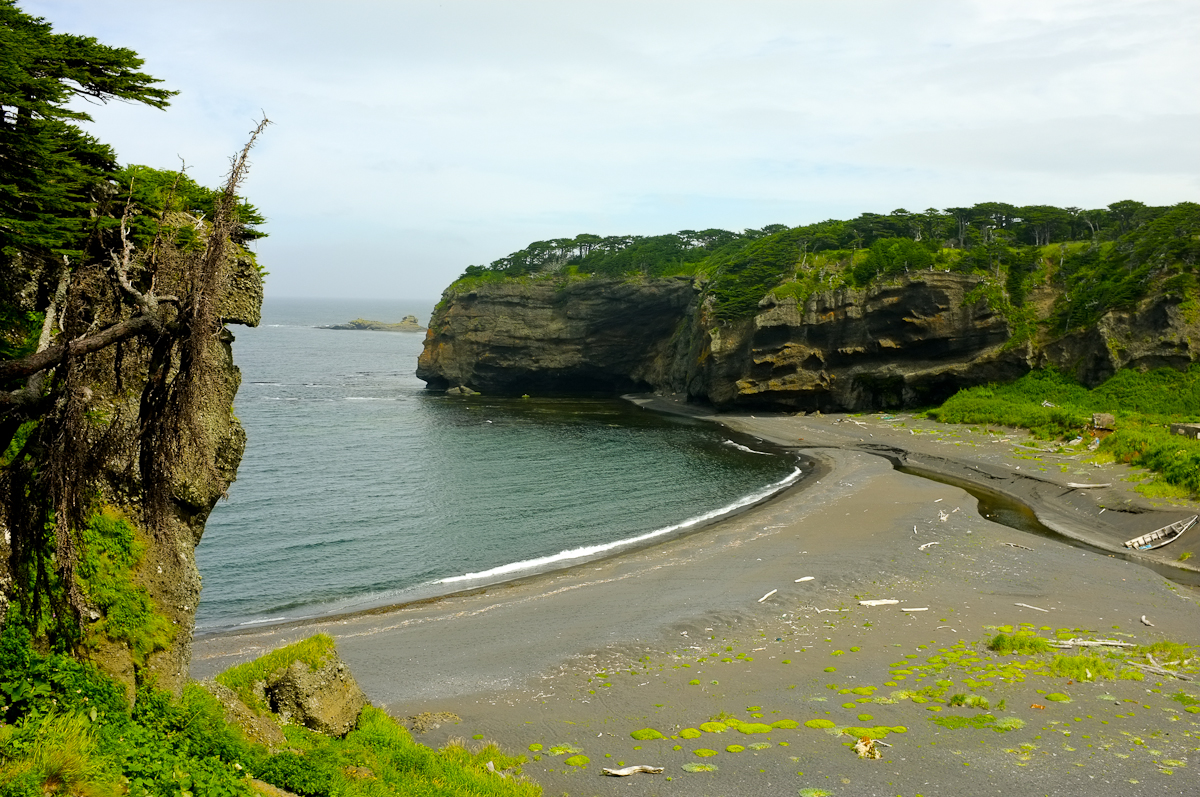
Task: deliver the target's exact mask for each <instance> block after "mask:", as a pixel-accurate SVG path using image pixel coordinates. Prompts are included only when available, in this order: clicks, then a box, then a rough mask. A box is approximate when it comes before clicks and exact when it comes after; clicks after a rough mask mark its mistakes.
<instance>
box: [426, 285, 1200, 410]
mask: <svg viewBox="0 0 1200 797" xmlns="http://www.w3.org/2000/svg"><path fill="white" fill-rule="evenodd" d="M980 285H981V278H980V277H978V276H973V275H965V274H955V273H946V272H937V271H931V272H928V273H919V274H913V275H910V276H904V277H901V278H898V279H895V280H891V281H888V282H885V283H881V284H875V285H872V286H870V287H868V288H866V289H863V290H853V289H849V288H843V289H840V290H837V291H833V292H825V293H817V294H814V295H813V296H812V297H810V298H809V299H808V300H807V301H806V302H804V303H803V304H802V305H800V304H797V302H796V301H795V300H794V299H783V300H777V299H776V298H775V297H774V296H773V295H771V294H768V295H767V297H766V298H764V299H763V300H762V302H760V304H759V307H758V311H757V312H756V313H755V314H754V315H753V316H751V317H749V318H744V319H739V320H737V321H733V322H721V321H718V320H716V319H715V316H714V315H713V314H712V312H711V307H710V302H709V301H708V299H707V297H706V295H705V292H704V286H703V284H702V282H701V281H700V280H696V281H693V280H692V279H691V278H689V277H674V278H660V279H643V280H629V279H624V280H612V279H604V278H592V279H586V280H578V279H576V280H571V281H568V280H565V279H563V278H551V279H540V280H537V279H524V280H516V279H513V280H504V281H495V282H483V283H480V284H478V285H475V286H472V287H471V288H469V289H465V290H459V289H456V288H455V287H453V286H452V287H451V288H450V289H448V290H447V291H446V294H445V295H444V297H443V300H442V302H441V303H440V304H439V306H438V308H437V310H436V311H435V312H434V315H433V318H432V320H431V321H430V323H429V331H428V333H427V336H426V340H425V349H424V351H423V352H422V354H421V357H420V359H419V361H418V367H417V376H418V377H420V378H421V379H423V380H425V382H426V383H427V384H428V386H429V387H430V388H432V389H439V390H444V389H447V388H453V387H458V386H462V387H467V388H470V389H472V390H477V391H480V392H483V393H496V394H502V395H521V394H525V393H529V394H541V395H546V394H555V393H562V394H566V393H584V392H588V393H601V394H609V395H616V394H620V393H624V392H631V391H648V390H654V391H659V392H666V393H682V394H686V396H687V398H688V399H689V400H691V401H698V402H704V403H709V404H712V405H714V406H716V407H717V408H719V409H735V408H742V409H750V408H763V409H776V410H793V411H795V410H805V411H812V410H822V411H835V410H867V409H884V408H898V407H904V406H915V405H921V404H929V403H934V402H940V401H942V400H944V399H946V398H947V397H949V396H950V395H952V394H953V393H954V392H955V391H957V390H959V389H960V388H963V387H969V386H972V385H979V384H985V383H988V382H1005V381H1010V380H1012V379H1016V378H1018V377H1020V376H1021V375H1022V374H1024V373H1025V372H1027V371H1029V370H1030V369H1032V368H1035V367H1044V366H1048V365H1052V366H1055V367H1057V368H1059V369H1061V370H1063V371H1064V372H1066V373H1069V374H1072V375H1073V376H1075V377H1076V378H1077V379H1079V380H1080V381H1082V382H1084V383H1085V384H1088V385H1095V384H1097V383H1099V382H1101V381H1103V380H1104V379H1106V378H1108V377H1109V376H1111V375H1112V374H1113V373H1115V371H1116V370H1117V369H1118V368H1123V367H1139V368H1140V367H1146V368H1155V367H1160V366H1174V367H1185V366H1186V365H1187V364H1188V363H1191V362H1195V361H1197V360H1198V359H1200V323H1198V322H1197V321H1196V320H1190V321H1189V320H1188V319H1187V318H1185V314H1184V313H1182V312H1181V311H1180V309H1179V300H1178V299H1170V298H1166V297H1163V296H1161V295H1159V296H1151V297H1149V298H1147V299H1145V300H1144V301H1143V302H1142V303H1141V304H1140V305H1139V307H1138V308H1137V309H1136V310H1135V311H1133V312H1116V311H1114V312H1110V313H1108V314H1106V315H1105V316H1103V317H1102V318H1101V320H1100V322H1099V323H1098V324H1096V325H1095V326H1092V327H1090V328H1088V329H1084V330H1079V331H1075V332H1072V333H1071V334H1070V335H1067V336H1064V337H1058V338H1055V337H1053V336H1051V335H1043V336H1041V337H1040V338H1038V339H1036V340H1032V341H1030V340H1027V341H1024V342H1017V341H1016V340H1015V339H1014V337H1013V329H1012V326H1011V324H1010V322H1009V320H1008V319H1006V318H1005V317H1004V316H1003V315H1002V314H1000V313H998V312H995V311H994V310H992V309H991V307H990V306H989V303H988V301H987V299H986V298H983V296H982V293H983V292H982V291H977V290H976V289H977V288H979V287H980ZM1046 293H1049V291H1048V290H1047V291H1046ZM1034 298H1035V299H1042V300H1043V301H1045V302H1046V303H1047V304H1048V302H1049V300H1052V297H1051V296H1044V297H1034Z"/></svg>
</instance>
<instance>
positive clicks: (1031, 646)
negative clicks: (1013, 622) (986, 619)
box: [988, 634, 1050, 655]
mask: <svg viewBox="0 0 1200 797" xmlns="http://www.w3.org/2000/svg"><path fill="white" fill-rule="evenodd" d="M988 649H989V650H993V651H995V652H996V653H1003V654H1008V653H1021V654H1025V655H1034V654H1036V653H1045V652H1046V651H1048V650H1050V643H1049V642H1048V641H1047V640H1046V639H1044V638H1042V637H1040V636H1036V635H1034V634H997V635H996V636H995V637H993V638H992V640H991V641H990V642H988Z"/></svg>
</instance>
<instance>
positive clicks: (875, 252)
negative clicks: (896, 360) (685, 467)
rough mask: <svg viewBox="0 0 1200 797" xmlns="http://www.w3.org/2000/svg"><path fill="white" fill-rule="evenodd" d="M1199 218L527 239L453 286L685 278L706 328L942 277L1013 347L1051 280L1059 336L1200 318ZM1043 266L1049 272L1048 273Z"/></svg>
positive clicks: (1054, 217) (1090, 215)
mask: <svg viewBox="0 0 1200 797" xmlns="http://www.w3.org/2000/svg"><path fill="white" fill-rule="evenodd" d="M1197 208H1200V206H1197V205H1194V204H1192V203H1186V202H1185V203H1181V204H1179V205H1176V206H1174V207H1171V208H1150V207H1147V206H1145V205H1142V204H1141V203H1138V202H1131V201H1125V202H1118V203H1114V204H1113V205H1110V206H1109V208H1107V209H1096V210H1080V209H1079V208H1068V209H1062V208H1054V207H1051V206H1049V205H1031V206H1026V207H1016V206H1013V205H1008V204H1005V203H1002V202H983V203H980V204H978V205H976V206H974V207H973V208H947V209H946V210H944V211H938V210H937V209H935V208H929V209H927V210H926V211H924V212H922V213H912V212H909V211H907V210H904V209H903V208H901V209H898V210H894V211H892V212H891V213H890V214H888V215H881V214H878V213H863V214H861V215H860V216H859V217H858V218H856V219H851V220H848V221H839V220H835V219H830V220H827V221H822V222H818V223H816V224H808V225H804V226H802V227H795V228H788V227H787V226H785V225H782V224H772V225H768V226H766V227H763V228H762V229H760V230H753V229H748V230H744V231H742V232H740V233H736V232H730V231H728V230H717V229H709V230H704V231H701V232H695V231H693V230H681V231H679V232H677V233H671V234H667V235H657V236H649V237H647V236H637V235H626V236H620V235H617V236H608V237H601V236H598V235H592V234H584V235H577V236H575V238H556V239H553V240H549V241H535V242H533V243H531V244H530V245H529V246H527V247H526V248H525V249H522V250H520V251H518V252H514V253H512V254H510V255H508V256H506V257H503V258H500V259H499V260H496V261H493V262H492V263H491V265H489V266H468V267H467V270H466V272H465V273H464V275H463V278H461V279H460V281H458V282H456V283H455V285H454V286H452V287H453V288H454V289H459V288H463V287H466V284H465V282H464V281H465V280H471V279H477V278H481V277H486V276H496V275H499V276H500V278H520V277H529V276H537V275H543V274H563V273H577V274H579V275H584V276H586V275H603V276H607V277H625V276H636V277H659V276H667V275H673V274H686V275H693V274H694V275H698V276H701V277H706V278H708V282H707V289H708V295H709V297H710V298H711V300H712V308H713V313H714V315H715V316H716V318H717V319H718V320H721V321H732V320H736V319H738V318H744V317H746V316H749V315H752V314H753V313H754V312H755V311H756V309H757V307H758V303H759V302H760V301H761V300H762V298H763V297H764V296H765V295H766V294H767V293H768V292H773V293H774V294H775V296H776V298H777V299H780V300H785V299H789V298H795V299H796V300H797V302H798V303H801V304H802V303H803V302H804V301H806V300H807V299H808V297H809V296H811V295H812V294H813V293H814V292H816V291H818V290H830V289H834V288H837V287H840V286H841V285H843V284H850V285H852V286H854V287H859V288H862V287H866V286H868V285H869V284H871V282H872V281H873V280H875V279H878V278H880V277H892V276H899V275H902V274H905V273H911V272H915V271H923V270H925V269H929V268H935V269H946V270H951V271H956V272H960V273H967V274H979V275H982V276H984V277H985V280H986V283H987V286H988V288H989V290H990V292H989V293H988V299H989V303H990V304H991V305H992V307H993V309H994V310H996V311H998V312H1001V313H1003V314H1004V315H1005V317H1006V318H1008V320H1009V322H1010V326H1011V327H1012V328H1013V331H1014V338H1015V339H1016V340H1017V341H1018V342H1020V341H1024V340H1027V339H1028V338H1030V337H1032V336H1033V335H1034V334H1035V333H1036V331H1037V328H1036V325H1037V323H1038V321H1039V319H1037V318H1036V317H1035V315H1034V314H1033V311H1032V310H1031V311H1030V312H1021V311H1022V309H1023V308H1025V307H1026V299H1027V297H1028V295H1029V291H1030V289H1031V288H1032V286H1033V285H1035V284H1037V285H1041V284H1044V283H1045V282H1046V280H1047V279H1048V274H1049V273H1052V274H1053V279H1054V282H1055V284H1056V285H1057V286H1058V287H1059V288H1060V289H1061V290H1062V291H1063V297H1062V299H1061V301H1060V303H1059V305H1058V307H1057V309H1056V310H1055V315H1054V317H1053V319H1052V321H1051V325H1052V326H1054V329H1055V330H1057V331H1059V332H1061V331H1066V330H1067V329H1071V328H1077V327H1079V326H1080V325H1081V324H1085V323H1090V322H1091V321H1092V320H1094V319H1095V318H1098V317H1099V316H1100V315H1101V314H1103V313H1104V312H1106V311H1107V310H1108V309H1111V308H1114V307H1124V306H1128V305H1129V304H1130V303H1131V302H1134V301H1136V300H1137V299H1138V298H1139V297H1141V296H1143V295H1145V293H1146V291H1147V290H1149V289H1150V287H1151V286H1159V287H1160V288H1161V289H1162V290H1163V291H1164V292H1166V293H1167V294H1168V295H1171V296H1177V297H1179V298H1180V299H1182V300H1183V302H1182V304H1183V306H1184V307H1185V310H1187V311H1188V312H1191V313H1192V314H1194V315H1195V316H1197V317H1200V299H1197V298H1196V295H1197V291H1196V288H1197V285H1198V284H1200V276H1198V274H1197V270H1196V259H1197V254H1200V243H1197V236H1196V230H1197V228H1198V224H1197V214H1198V211H1197ZM1052 241H1057V242H1058V243H1057V244H1054V245H1052ZM1069 242H1070V243H1069ZM864 247H865V249H864ZM1055 258H1057V260H1058V263H1057V268H1054V269H1050V265H1051V263H1052V262H1053V260H1054V259H1055ZM1060 323H1061V324H1062V326H1057V325H1059V324H1060Z"/></svg>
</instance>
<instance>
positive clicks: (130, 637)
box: [75, 508, 175, 665]
mask: <svg viewBox="0 0 1200 797" xmlns="http://www.w3.org/2000/svg"><path fill="white" fill-rule="evenodd" d="M80 536H81V540H80V543H81V544H80V555H79V564H78V566H77V568H76V570H75V575H76V578H77V579H78V581H79V586H80V587H81V588H82V590H83V593H84V595H86V596H87V598H88V600H89V601H90V602H91V603H92V604H93V605H95V606H96V607H97V608H98V609H100V612H101V614H102V617H101V618H100V619H99V620H98V621H97V622H95V623H92V624H91V625H89V626H88V627H87V632H86V641H87V642H88V643H89V644H91V645H93V646H95V645H96V644H97V643H98V641H99V639H101V638H102V637H107V638H108V639H111V640H113V641H115V642H123V643H125V644H126V645H128V646H129V649H130V651H131V652H132V654H133V658H134V661H135V662H137V663H138V664H139V665H144V664H145V662H146V656H148V655H149V654H151V653H153V652H154V651H156V650H162V649H164V648H166V647H167V646H168V645H170V644H171V642H172V640H173V639H174V638H175V632H174V629H173V627H172V625H171V622H170V621H169V620H168V619H167V618H166V617H164V616H163V615H161V614H159V613H157V612H156V611H155V606H154V601H153V600H151V598H150V595H149V593H147V592H146V590H145V588H143V587H140V586H137V585H136V584H134V582H133V571H134V569H135V568H136V567H137V566H138V564H139V563H140V562H141V560H142V556H143V554H144V553H145V547H146V546H145V543H143V542H142V541H140V540H138V539H137V532H136V530H135V529H134V527H133V526H132V525H131V524H130V523H129V521H128V520H126V519H125V518H124V517H122V516H121V515H120V514H119V513H117V511H116V510H114V509H111V508H105V509H104V510H102V511H100V512H96V513H95V514H93V515H92V517H91V518H90V519H89V520H88V524H87V526H86V527H84V529H83V530H82V532H81V534H80Z"/></svg>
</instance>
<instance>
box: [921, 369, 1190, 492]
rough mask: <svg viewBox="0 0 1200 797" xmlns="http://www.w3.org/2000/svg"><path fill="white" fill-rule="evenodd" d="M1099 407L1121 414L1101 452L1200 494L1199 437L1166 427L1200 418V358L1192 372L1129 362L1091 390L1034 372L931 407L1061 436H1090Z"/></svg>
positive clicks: (954, 419) (949, 416) (945, 417)
mask: <svg viewBox="0 0 1200 797" xmlns="http://www.w3.org/2000/svg"><path fill="white" fill-rule="evenodd" d="M1045 403H1050V404H1053V405H1055V406H1053V407H1048V406H1044V404H1045ZM1097 412H1108V413H1112V414H1113V415H1114V416H1115V417H1116V419H1117V428H1116V431H1114V432H1113V433H1112V434H1110V435H1108V436H1107V437H1105V438H1104V440H1103V442H1102V443H1101V445H1100V449H1099V454H1100V455H1101V456H1106V457H1109V458H1111V459H1114V460H1117V461H1120V462H1124V463H1127V464H1130V465H1136V466H1138V467H1142V468H1146V469H1147V470H1149V471H1151V472H1153V473H1155V474H1158V476H1159V479H1161V481H1162V482H1164V483H1165V484H1166V485H1169V486H1171V487H1175V488H1178V489H1181V490H1184V491H1186V492H1187V493H1188V494H1191V495H1196V494H1200V441H1197V440H1190V439H1188V438H1185V437H1181V436H1179V435H1172V434H1170V432H1169V430H1168V429H1167V428H1166V425H1167V424H1169V423H1171V422H1178V421H1185V420H1197V419H1200V365H1192V366H1191V367H1190V368H1189V369H1188V370H1186V371H1177V370H1174V369H1171V368H1159V369H1157V370H1154V371H1148V372H1146V373H1140V372H1138V371H1135V370H1129V369H1126V370H1122V371H1119V372H1117V373H1116V374H1115V375H1113V377H1112V378H1111V379H1109V380H1108V381H1107V382H1105V383H1103V384H1101V385H1099V386H1097V387H1096V388H1093V389H1091V390H1089V389H1088V388H1085V387H1083V386H1082V385H1079V384H1077V383H1075V382H1073V381H1072V380H1070V379H1069V378H1067V377H1066V376H1064V375H1062V374H1060V373H1058V372H1056V371H1054V370H1052V369H1046V370H1039V371H1032V372H1030V373H1028V374H1026V375H1025V376H1023V377H1021V378H1020V379H1018V380H1017V381H1015V382H1011V383H1009V384H1006V385H986V386H982V387H973V388H968V389H966V390H960V391H959V392H958V393H956V394H955V395H953V396H951V397H950V398H949V399H948V400H947V401H946V402H945V403H944V404H943V405H942V406H941V407H937V408H935V409H932V410H930V411H929V413H928V414H929V416H930V417H932V418H935V419H937V420H939V421H943V422H945V423H966V424H989V425H990V424H998V425H1003V426H1016V427H1020V428H1023V429H1028V430H1030V431H1031V432H1033V434H1034V435H1035V436H1037V437H1040V438H1042V439H1055V438H1069V437H1074V436H1076V435H1085V434H1086V433H1087V427H1088V425H1089V423H1090V420H1091V415H1092V413H1097Z"/></svg>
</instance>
